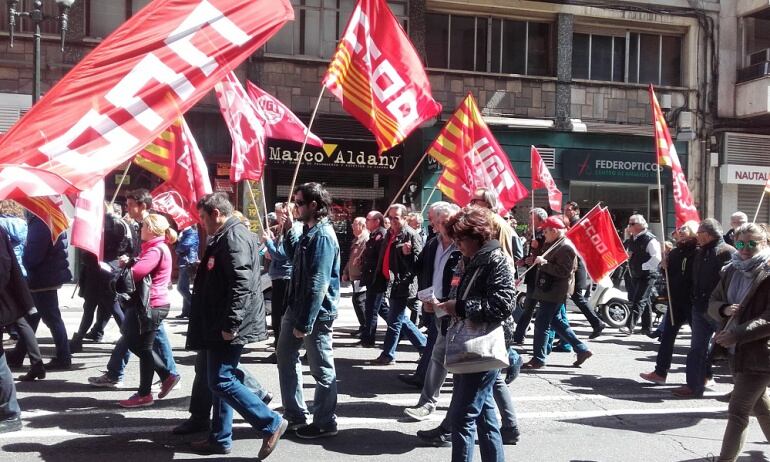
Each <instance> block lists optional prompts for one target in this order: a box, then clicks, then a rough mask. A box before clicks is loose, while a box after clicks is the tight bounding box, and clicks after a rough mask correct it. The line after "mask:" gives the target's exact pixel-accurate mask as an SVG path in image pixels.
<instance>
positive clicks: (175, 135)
mask: <svg viewBox="0 0 770 462" xmlns="http://www.w3.org/2000/svg"><path fill="white" fill-rule="evenodd" d="M181 133H182V119H176V120H175V121H174V123H172V124H171V125H169V126H168V128H167V129H165V130H164V131H162V132H161V134H160V135H158V137H157V138H155V140H154V141H153V142H152V143H150V144H148V145H147V146H145V147H144V149H142V150H141V151H139V154H137V155H136V157H134V164H136V165H138V166H140V167H142V168H143V169H145V170H147V171H149V172H150V173H152V174H154V175H156V176H159V177H160V178H162V179H163V180H168V179H169V178H171V174H172V173H173V172H174V163H175V162H176V156H177V153H179V152H182V151H183V150H184V148H183V147H180V146H179V143H181V142H182V137H181Z"/></svg>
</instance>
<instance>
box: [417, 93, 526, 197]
mask: <svg viewBox="0 0 770 462" xmlns="http://www.w3.org/2000/svg"><path fill="white" fill-rule="evenodd" d="M428 154H430V155H431V156H432V157H433V158H434V159H436V161H437V162H438V163H439V164H441V165H442V166H443V167H444V171H443V173H442V174H441V177H440V178H439V181H438V184H437V186H438V189H440V190H441V192H442V193H444V195H446V196H447V197H448V198H449V199H451V200H452V201H453V202H455V203H456V204H458V205H460V206H463V207H464V206H466V205H468V204H469V203H470V201H471V199H472V197H473V193H474V192H475V190H476V189H478V188H486V189H488V190H490V191H493V192H495V193H497V197H498V202H499V203H500V206H501V208H502V209H504V210H508V209H510V208H511V207H513V206H514V205H516V203H517V202H519V201H520V200H522V199H524V198H525V197H527V195H528V194H529V192H528V191H527V188H525V187H524V185H523V184H522V183H521V181H520V180H519V178H518V177H517V176H516V172H514V171H513V168H512V167H511V162H510V161H509V160H508V155H507V154H506V152H505V151H504V150H503V148H501V147H500V145H499V144H498V143H497V140H496V139H495V137H494V136H493V135H492V132H491V131H490V130H489V127H487V124H486V123H485V122H484V119H483V118H482V117H481V112H480V111H479V108H478V105H477V104H476V100H475V99H474V98H473V95H472V94H470V93H469V94H468V96H467V97H466V98H465V100H463V102H462V103H461V104H460V106H459V107H458V108H457V110H456V111H455V113H454V114H453V115H452V117H451V118H450V119H449V120H448V121H447V123H446V125H444V128H443V129H442V130H441V132H440V133H439V135H438V137H437V138H436V140H435V141H434V142H433V144H432V145H431V146H430V147H429V148H428Z"/></svg>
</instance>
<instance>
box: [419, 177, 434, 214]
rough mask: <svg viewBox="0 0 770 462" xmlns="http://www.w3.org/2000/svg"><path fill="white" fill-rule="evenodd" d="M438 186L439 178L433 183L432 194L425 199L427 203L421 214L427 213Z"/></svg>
mask: <svg viewBox="0 0 770 462" xmlns="http://www.w3.org/2000/svg"><path fill="white" fill-rule="evenodd" d="M436 188H438V180H436V184H435V185H433V189H431V190H430V194H429V195H428V199H427V200H426V201H425V205H423V206H422V210H420V215H424V214H425V209H427V208H428V206H429V205H430V200H431V199H432V198H433V193H435V192H436Z"/></svg>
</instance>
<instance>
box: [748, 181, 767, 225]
mask: <svg viewBox="0 0 770 462" xmlns="http://www.w3.org/2000/svg"><path fill="white" fill-rule="evenodd" d="M766 192H767V191H765V190H764V189H763V190H762V195H761V196H759V205H757V211H756V212H754V219H753V220H751V222H752V223H756V222H757V217H758V216H759V211H760V210H761V209H762V201H763V200H764V199H765V193H766Z"/></svg>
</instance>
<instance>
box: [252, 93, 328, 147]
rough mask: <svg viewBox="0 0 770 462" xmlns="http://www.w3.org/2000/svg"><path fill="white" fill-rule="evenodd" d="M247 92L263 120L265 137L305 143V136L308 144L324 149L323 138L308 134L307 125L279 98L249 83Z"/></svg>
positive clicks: (311, 133)
mask: <svg viewBox="0 0 770 462" xmlns="http://www.w3.org/2000/svg"><path fill="white" fill-rule="evenodd" d="M246 91H247V92H248V93H249V97H251V102H252V103H253V104H254V108H255V109H256V110H257V115H258V116H259V117H260V118H261V119H262V124H263V126H264V127H265V135H266V136H267V137H268V138H275V139H279V140H289V141H295V142H297V143H302V142H303V141H305V135H307V144H309V145H312V146H318V147H323V145H324V142H323V141H321V138H319V137H317V136H316V135H314V134H313V132H309V133H308V129H307V127H306V126H305V124H303V123H302V121H301V120H299V117H297V116H296V115H295V114H294V113H293V112H291V110H290V109H289V108H287V107H286V106H285V105H284V104H283V103H282V102H280V101H278V98H276V97H274V96H273V95H271V94H270V93H268V92H266V91H265V90H263V89H261V88H259V87H258V86H256V85H254V84H253V83H251V82H249V81H247V82H246Z"/></svg>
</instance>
